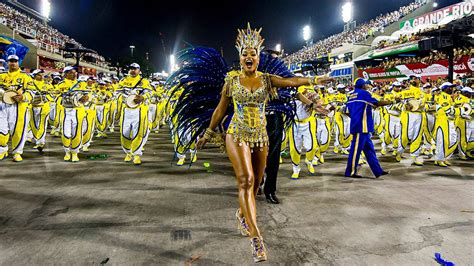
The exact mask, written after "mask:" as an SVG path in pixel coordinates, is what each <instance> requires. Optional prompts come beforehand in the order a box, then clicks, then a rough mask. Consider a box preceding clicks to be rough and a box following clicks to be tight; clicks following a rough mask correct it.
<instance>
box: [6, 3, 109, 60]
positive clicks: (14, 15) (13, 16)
mask: <svg viewBox="0 0 474 266" xmlns="http://www.w3.org/2000/svg"><path fill="white" fill-rule="evenodd" d="M0 17H2V20H1V21H0V23H2V24H4V25H6V26H7V27H9V28H11V29H13V30H15V31H17V32H18V33H22V34H24V35H26V36H28V37H30V38H32V39H35V40H36V46H37V47H38V48H40V49H42V50H46V51H48V52H52V53H57V54H61V50H60V48H62V47H64V45H65V44H66V43H72V44H74V45H76V46H77V47H79V48H84V46H83V45H82V44H80V43H79V42H77V41H76V40H74V39H73V38H71V37H69V36H67V35H65V34H63V33H61V32H59V31H58V30H57V29H55V28H53V27H51V26H49V25H48V24H45V23H44V22H42V21H39V20H37V19H35V18H32V17H30V16H28V15H26V14H24V13H22V12H20V11H18V10H16V9H14V8H12V7H10V6H7V5H5V4H3V3H0ZM90 56H91V57H93V58H95V60H96V62H95V63H96V64H97V65H99V66H106V61H105V58H104V57H103V56H100V55H98V54H90Z"/></svg>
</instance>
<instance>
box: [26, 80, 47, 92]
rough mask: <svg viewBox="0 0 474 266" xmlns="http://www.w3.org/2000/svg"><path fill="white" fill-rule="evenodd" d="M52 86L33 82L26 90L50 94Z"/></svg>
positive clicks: (42, 82)
mask: <svg viewBox="0 0 474 266" xmlns="http://www.w3.org/2000/svg"><path fill="white" fill-rule="evenodd" d="M52 88H53V86H52V85H51V84H49V83H46V82H44V80H42V81H38V80H33V81H32V82H31V85H29V86H28V89H30V90H33V91H40V92H50V91H51V90H52Z"/></svg>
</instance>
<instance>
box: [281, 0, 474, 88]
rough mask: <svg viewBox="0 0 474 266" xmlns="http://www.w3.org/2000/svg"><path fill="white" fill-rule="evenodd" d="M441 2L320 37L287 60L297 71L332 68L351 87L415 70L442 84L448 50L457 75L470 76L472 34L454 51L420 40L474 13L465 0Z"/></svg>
mask: <svg viewBox="0 0 474 266" xmlns="http://www.w3.org/2000/svg"><path fill="white" fill-rule="evenodd" d="M435 6H436V5H433V2H432V1H417V2H413V3H410V4H408V5H406V6H402V7H400V8H399V9H398V10H396V11H393V12H390V13H387V14H384V15H380V16H378V17H377V18H375V19H373V20H371V21H370V22H368V23H364V24H360V25H358V26H357V27H356V28H355V29H354V30H350V31H344V32H342V33H338V34H335V35H332V36H330V37H328V38H326V39H323V40H319V41H318V42H316V43H314V44H312V45H309V46H307V47H304V48H303V49H301V50H299V51H297V52H295V53H293V54H290V55H288V56H286V57H284V60H285V62H286V63H287V64H288V65H289V66H290V69H291V70H292V71H293V72H305V71H308V70H314V68H315V67H314V66H315V65H318V68H317V69H318V71H317V73H318V74H321V72H326V73H327V72H330V73H331V76H332V77H334V78H336V80H337V82H338V83H344V84H348V85H349V84H350V83H351V82H352V81H353V80H354V79H355V78H357V77H363V78H366V79H371V80H373V81H379V82H390V81H394V80H403V79H406V78H407V77H408V76H409V75H411V74H421V76H422V77H423V79H424V80H439V82H442V81H445V80H446V78H447V77H448V70H449V62H448V61H449V60H448V53H452V59H453V64H454V67H453V69H454V71H453V73H452V74H451V78H453V76H454V78H463V79H469V78H471V76H472V72H473V71H474V69H472V67H473V64H472V56H473V54H474V48H473V45H472V40H473V38H472V35H471V36H470V38H469V37H468V39H470V42H469V41H467V42H463V43H457V44H451V46H449V47H446V48H449V49H435V48H433V47H428V48H426V47H422V45H421V46H420V43H422V42H423V41H426V40H427V37H426V36H425V35H426V33H427V32H430V31H433V30H436V29H439V28H441V27H448V26H449V25H451V24H452V23H454V22H455V21H459V20H460V19H462V18H467V17H472V8H473V3H472V1H462V2H459V3H457V4H454V5H451V6H447V7H442V8H439V9H435ZM471 31H472V29H471ZM468 35H469V34H466V36H468ZM448 39H449V38H448ZM451 39H452V37H451ZM321 62H326V65H322V64H321Z"/></svg>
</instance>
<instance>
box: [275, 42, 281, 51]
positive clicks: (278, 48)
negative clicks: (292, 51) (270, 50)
mask: <svg viewBox="0 0 474 266" xmlns="http://www.w3.org/2000/svg"><path fill="white" fill-rule="evenodd" d="M275 51H277V52H281V44H277V45H275Z"/></svg>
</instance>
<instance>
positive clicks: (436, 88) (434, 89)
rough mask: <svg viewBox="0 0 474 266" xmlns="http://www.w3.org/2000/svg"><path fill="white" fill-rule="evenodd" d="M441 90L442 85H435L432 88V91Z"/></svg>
mask: <svg viewBox="0 0 474 266" xmlns="http://www.w3.org/2000/svg"><path fill="white" fill-rule="evenodd" d="M440 90H441V88H440V87H436V86H435V87H433V89H431V92H435V91H440Z"/></svg>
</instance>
